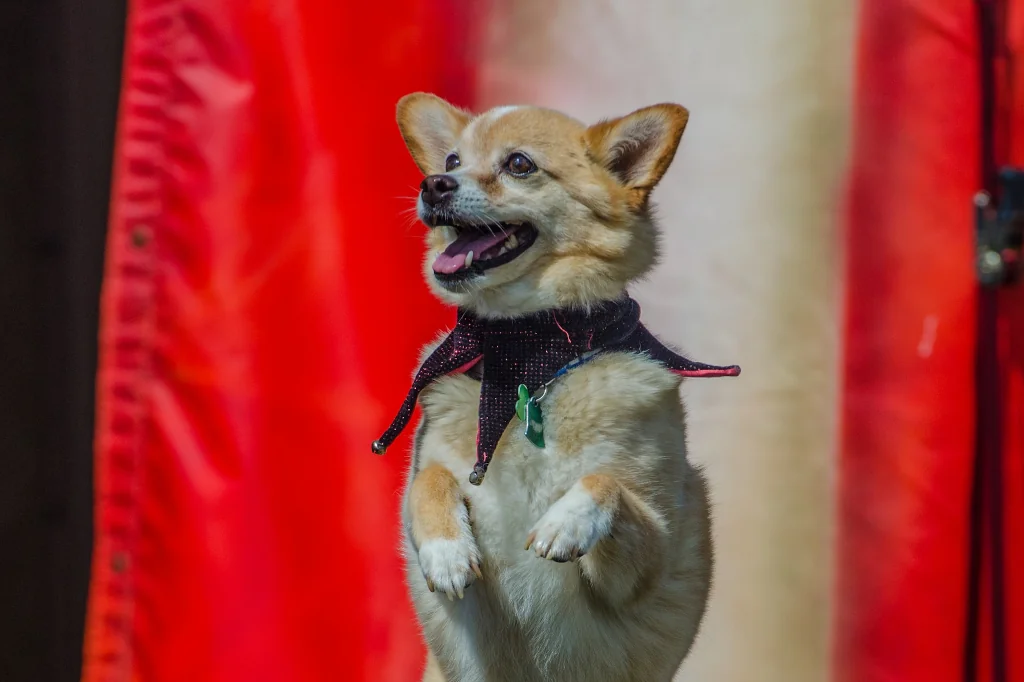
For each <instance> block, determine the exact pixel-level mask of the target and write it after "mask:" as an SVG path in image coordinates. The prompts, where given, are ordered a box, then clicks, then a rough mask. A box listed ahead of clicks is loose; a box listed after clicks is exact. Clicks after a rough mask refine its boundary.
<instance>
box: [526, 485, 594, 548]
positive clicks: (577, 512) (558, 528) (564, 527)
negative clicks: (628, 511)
mask: <svg viewBox="0 0 1024 682" xmlns="http://www.w3.org/2000/svg"><path fill="white" fill-rule="evenodd" d="M613 520H614V519H613V516H612V512H611V511H610V510H608V509H604V508H602V507H601V506H600V505H598V503H597V502H595V501H594V498H593V497H592V496H591V495H590V493H588V492H587V491H586V490H585V489H583V488H581V487H580V486H579V485H576V486H573V487H572V488H571V489H570V490H569V492H567V493H566V494H565V495H563V496H562V498H561V499H559V500H558V501H557V502H555V503H554V504H553V505H551V508H550V509H548V510H547V512H546V513H545V514H544V516H542V517H541V518H540V521H538V522H537V523H536V525H534V527H533V530H531V531H530V536H529V538H527V540H526V549H530V547H531V545H532V546H533V551H534V552H536V553H537V556H539V557H543V558H545V559H551V560H552V561H558V562H565V561H575V560H576V559H577V558H579V557H581V556H583V555H584V554H586V553H587V552H589V551H590V550H591V549H592V548H593V547H594V545H595V544H597V542H598V540H600V539H602V538H605V537H608V536H609V535H610V534H611V532H612V521H613Z"/></svg>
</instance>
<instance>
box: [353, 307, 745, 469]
mask: <svg viewBox="0 0 1024 682" xmlns="http://www.w3.org/2000/svg"><path fill="white" fill-rule="evenodd" d="M590 351H621V352H629V353H642V354H645V355H647V356H648V357H649V358H650V359H651V360H653V361H655V362H659V363H661V364H662V365H664V366H665V367H666V369H669V370H671V371H673V372H675V373H677V374H679V375H680V376H691V377H715V376H735V375H737V374H739V367H736V366H734V365H733V366H728V367H717V366H714V365H705V364H703V363H699V362H694V361H692V360H689V359H688V358H685V357H683V356H681V355H678V354H677V353H675V352H673V351H672V350H670V349H669V348H667V347H666V346H664V345H663V344H662V343H660V342H659V341H658V340H657V339H656V338H654V336H653V335H652V334H651V333H650V332H649V331H647V329H645V328H644V326H643V325H642V324H640V306H639V305H638V304H637V302H636V301H634V300H633V299H631V298H629V297H628V296H623V297H622V298H619V299H616V300H614V301H606V302H604V303H603V304H601V305H600V306H597V307H595V308H593V309H591V310H584V309H578V308H567V309H559V310H547V311H542V312H538V313H533V314H530V315H522V316H517V317H511V318H498V319H493V318H483V317H480V316H478V315H476V314H475V313H473V312H471V311H468V310H460V311H459V316H458V321H457V323H456V325H455V328H454V329H453V330H452V332H451V333H450V334H449V335H448V336H447V337H446V338H445V339H444V341H442V342H441V344H440V345H439V346H438V347H437V348H436V349H435V350H434V352H433V353H431V354H430V356H429V357H428V358H427V359H426V360H425V361H424V362H423V364H422V365H421V366H420V369H419V371H418V372H417V373H416V378H415V379H414V380H413V384H412V387H411V388H410V390H409V393H408V394H407V395H406V399H405V401H404V402H403V403H402V407H401V409H400V410H399V412H398V415H397V416H396V417H395V419H394V421H393V422H392V423H391V426H390V427H388V429H387V431H385V432H384V434H383V435H382V436H381V438H380V439H379V440H377V441H375V442H374V444H373V451H374V452H376V453H378V454H383V453H384V451H385V450H387V447H388V446H389V445H390V444H391V443H392V442H393V441H394V440H395V438H397V437H398V434H399V433H401V431H402V430H403V429H404V428H405V427H406V425H407V424H408V423H409V420H410V419H411V418H412V413H413V409H414V408H415V406H416V400H417V398H418V396H419V394H420V392H421V391H423V389H424V388H426V387H427V386H428V385H429V384H431V383H432V382H433V381H434V380H436V379H438V378H440V377H442V376H446V375H449V374H461V373H465V372H468V371H470V370H472V369H474V367H476V366H477V365H479V364H480V363H481V362H483V363H485V364H484V365H482V366H481V367H480V369H479V370H478V373H479V376H480V378H481V387H480V410H479V419H480V424H479V430H478V438H477V464H476V467H474V469H473V474H472V475H471V476H470V482H471V483H473V484H477V485H478V484H479V483H480V482H481V481H482V480H483V477H484V473H485V472H486V471H487V467H488V465H489V464H490V461H491V457H492V456H493V455H494V451H495V449H496V447H497V444H498V440H499V438H500V437H501V435H502V434H503V433H504V431H505V429H506V427H507V426H508V424H509V422H510V420H511V419H512V418H513V416H514V415H515V405H516V400H517V394H519V393H522V392H523V391H527V392H528V393H529V394H531V395H533V394H534V392H535V391H537V390H538V389H539V388H540V387H541V386H546V385H547V384H548V383H550V382H551V381H553V380H554V379H555V378H556V377H557V376H558V375H560V373H561V370H563V369H564V368H565V367H567V366H568V365H569V364H570V363H572V362H574V361H575V360H577V359H580V357H581V356H583V355H584V354H589V352H590Z"/></svg>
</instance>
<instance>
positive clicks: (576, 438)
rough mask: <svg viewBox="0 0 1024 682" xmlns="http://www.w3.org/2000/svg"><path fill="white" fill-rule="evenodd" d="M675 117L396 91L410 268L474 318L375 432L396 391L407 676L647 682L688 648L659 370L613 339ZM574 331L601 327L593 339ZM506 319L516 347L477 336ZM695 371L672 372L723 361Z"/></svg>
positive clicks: (664, 376) (647, 263)
mask: <svg viewBox="0 0 1024 682" xmlns="http://www.w3.org/2000/svg"><path fill="white" fill-rule="evenodd" d="M688 116H689V114H688V112H687V110H686V109H684V108H683V107H681V106H679V105H676V104H657V105H654V106H649V107H646V108H642V109H639V110H637V111H635V112H633V113H631V114H629V115H627V116H623V117H621V118H615V119H611V120H605V121H602V122H599V123H597V124H595V125H591V126H586V125H584V124H583V123H581V122H579V121H577V120H575V119H573V118H571V117H569V116H567V115H565V114H562V113H559V112H557V111H553V110H549V109H544V108H539V107H533V106H507V107H498V108H495V109H491V110H490V111H487V112H485V113H483V114H480V115H477V116H474V115H472V114H470V113H469V112H467V111H465V110H463V109H460V108H458V107H455V106H453V105H451V104H449V103H448V102H446V101H444V100H443V99H441V98H439V97H436V96H434V95H431V94H427V93H414V94H410V95H407V96H405V97H403V98H402V99H401V100H400V101H399V102H398V106H397V119H398V126H399V129H400V131H401V134H402V137H403V138H404V140H405V143H406V146H407V147H408V150H409V152H410V154H411V155H412V158H413V160H414V162H415V163H416V165H417V166H418V168H419V169H420V170H421V171H422V173H423V175H424V176H426V177H425V179H424V181H423V183H422V185H421V191H420V193H419V196H418V198H417V214H418V217H419V218H420V220H422V222H423V223H425V224H426V225H427V226H428V228H429V229H428V231H427V235H426V252H427V257H426V258H425V260H424V273H425V276H426V281H427V283H428V285H429V286H430V288H431V289H432V290H433V292H434V293H435V294H436V295H437V297H439V298H440V299H441V300H442V301H444V302H446V303H448V304H451V305H453V306H455V307H457V308H458V310H459V315H460V318H459V319H460V323H459V324H460V325H462V324H463V322H462V320H463V319H466V320H471V322H472V323H471V324H470V322H466V324H468V325H469V326H470V327H471V328H472V329H486V330H490V331H488V332H487V334H490V336H487V335H486V334H484V336H481V337H480V338H484V339H486V340H484V341H479V343H480V344H482V345H480V346H479V347H478V348H475V349H471V350H469V351H466V350H465V344H466V343H467V342H466V340H465V338H464V337H459V336H458V335H456V334H455V333H454V332H453V335H452V336H451V337H449V340H448V341H446V342H438V343H435V344H432V345H431V346H428V348H427V349H426V350H425V352H424V357H423V362H424V365H423V367H422V368H421V370H420V371H419V372H418V373H417V377H416V379H415V381H414V388H413V390H412V391H411V392H410V397H409V398H408V399H407V402H406V404H405V405H404V406H403V411H402V413H400V416H399V417H398V418H396V425H393V428H392V429H391V431H390V432H389V434H388V439H387V440H388V441H390V440H391V439H393V438H394V436H395V435H396V434H397V431H399V430H401V428H402V426H404V424H405V422H407V421H408V419H409V416H410V415H411V414H412V405H413V404H414V403H415V402H416V401H417V400H418V401H419V404H420V405H421V407H422V418H421V421H420V423H419V425H418V427H417V431H416V435H415V439H414V447H413V452H412V461H411V465H410V468H409V474H408V479H407V482H406V486H405V491H404V497H403V504H402V522H403V525H404V541H403V552H404V554H405V559H406V567H407V582H408V588H409V591H410V594H411V597H412V602H413V604H414V607H415V611H416V614H417V617H418V620H419V622H420V624H421V626H422V631H423V634H424V637H425V639H426V643H427V648H428V655H427V662H426V671H425V673H424V677H423V680H424V681H425V682H442V681H443V682H534V681H536V682H547V681H552V682H554V681H556V680H557V681H558V682H593V681H602V682H619V681H621V682H641V681H642V682H662V681H668V680H671V679H672V677H673V675H674V674H675V672H676V670H677V669H678V667H679V666H680V664H681V662H682V660H683V659H684V657H685V656H686V654H687V653H688V651H689V649H690V647H691V645H692V643H693V640H694V638H695V636H696V634H697V631H698V627H699V625H700V622H701V619H702V617H703V614H704V611H705V606H706V603H707V598H708V592H709V589H710V584H711V575H712V555H713V552H712V538H711V520H710V515H709V503H708V492H707V485H706V482H705V478H704V476H703V475H702V473H701V471H700V470H699V469H698V468H697V467H695V466H694V465H693V464H691V463H690V462H689V461H688V460H687V452H686V427H685V412H684V407H683V405H682V402H681V398H680V395H679V387H680V382H681V378H680V375H679V371H678V367H676V368H675V369H676V370H677V371H676V372H674V371H672V368H670V367H669V366H666V364H665V363H663V362H659V361H658V359H657V358H656V357H654V356H652V355H651V354H650V353H647V352H644V351H645V349H646V348H647V346H648V345H649V344H652V343H653V344H655V345H657V344H656V342H653V341H650V339H649V335H647V336H644V337H643V338H644V339H646V340H642V341H636V340H635V339H636V338H637V337H636V336H635V334H634V336H633V337H630V338H632V339H634V340H633V341H622V339H621V338H620V337H616V336H615V334H616V333H618V331H616V330H619V329H620V327H621V325H620V322H621V320H623V319H625V318H623V317H622V316H623V315H628V314H635V315H636V316H637V317H638V315H639V312H638V310H639V309H638V308H637V307H636V306H635V305H634V306H633V307H629V304H627V303H624V301H630V299H628V294H627V293H626V292H627V288H628V286H629V285H630V284H631V283H633V282H635V281H636V280H638V279H639V278H642V277H643V276H644V275H646V274H647V273H648V272H649V271H650V270H651V269H652V268H653V267H654V266H655V264H656V262H657V259H658V244H659V237H658V235H659V231H658V227H657V225H656V222H655V218H654V214H653V205H652V202H651V199H650V197H651V192H652V191H653V190H654V188H655V186H656V185H657V184H658V182H659V181H660V180H661V178H662V176H663V175H664V173H665V171H666V170H667V169H668V167H669V165H670V163H671V162H672V160H673V158H674V156H675V153H676V149H677V147H678V145H679V142H680V139H681V137H682V134H683V131H684V129H685V127H686V123H687V120H688ZM601 311H606V312H601ZM608 311H611V312H608ZM629 311H633V313H629ZM601 315H605V316H606V317H604V318H602V317H600V316H601ZM609 316H610V317H609ZM569 319H573V320H576V322H574V323H572V324H574V325H575V326H572V325H569V326H564V325H563V322H565V320H569ZM601 319H607V320H612V319H614V320H615V322H614V323H612V322H608V323H607V324H605V323H604V322H594V320H601ZM547 320H551V321H552V324H553V325H555V326H554V327H552V329H553V330H555V331H553V332H552V333H551V334H550V335H549V336H545V337H544V339H547V340H546V341H544V343H548V344H549V346H550V348H555V346H554V345H550V344H556V343H562V342H561V340H560V337H561V333H562V332H564V333H565V338H566V339H567V340H566V341H565V342H564V343H562V346H564V348H563V347H562V346H559V349H560V350H559V352H564V353H565V354H566V355H565V357H566V358H571V359H572V361H571V362H570V363H569V364H568V365H566V366H565V367H561V368H560V369H559V370H558V372H553V370H552V366H553V365H551V361H550V358H549V355H548V352H549V351H548V350H543V352H541V351H540V350H537V348H539V346H537V348H534V346H531V344H533V343H534V341H531V339H533V338H534V336H532V335H533V334H534V331H533V325H540V324H547V323H546V322H545V321H547ZM627 322H628V320H627ZM634 323H635V320H634ZM565 324H569V323H567V322H566V323H565ZM588 324H589V325H590V326H587V325H588ZM622 324H626V323H622ZM473 325H477V327H473ZM606 328H607V329H611V331H607V330H606ZM623 328H624V327H623ZM458 329H460V327H459V325H457V327H456V330H458ZM472 329H471V330H470V331H471V332H472ZM580 329H586V330H588V331H586V334H587V335H588V336H587V339H586V340H585V346H584V345H582V344H584V341H581V340H580V339H579V336H580V334H579V330H580ZM637 329H640V330H642V327H637ZM595 330H596V332H597V333H598V334H599V336H600V335H601V334H603V336H600V338H601V339H612V338H613V337H614V339H616V340H614V341H608V342H607V344H604V342H603V341H602V342H601V343H602V344H604V345H600V344H598V347H595V343H594V333H595ZM506 331H508V332H509V333H512V334H513V335H515V334H519V336H516V337H515V338H516V339H517V340H516V341H515V344H518V345H512V346H509V347H508V348H505V347H504V346H502V345H501V343H504V342H501V343H499V342H498V341H500V340H501V339H502V338H505V337H503V336H501V335H502V334H504V333H505V332H506ZM606 331H607V333H605V332H606ZM642 331H643V333H644V334H647V333H646V331H645V330H642ZM613 332H614V333H613ZM473 333H476V332H472V333H470V336H469V337H466V338H471V340H472V339H476V338H477V337H474V336H472V334H473ZM481 333H482V332H481ZM537 333H541V332H537ZM545 333H546V332H545ZM623 334H625V332H623ZM574 335H575V337H576V338H573V336H574ZM620 336H622V335H621V334H620ZM452 339H454V340H452ZM495 339H497V340H498V341H495ZM473 343H476V341H473ZM537 343H540V342H537ZM495 344H497V345H495ZM470 345H472V343H471V344H470ZM549 346H545V349H548V348H549ZM584 347H585V348H586V351H585V352H583V351H582V350H580V349H583V348H584ZM658 348H659V349H662V350H663V347H661V346H658ZM484 349H486V350H484ZM578 350H580V352H579V355H576V353H577V351H578ZM659 352H661V351H659ZM666 352H667V351H666ZM460 353H462V355H459V354H460ZM515 353H519V354H520V355H515ZM478 356H479V357H478ZM469 357H473V358H476V360H474V361H473V363H467V364H466V366H459V367H458V368H457V369H456V366H457V365H461V364H462V363H463V361H464V360H465V359H466V358H469ZM666 357H668V356H666ZM671 357H675V358H676V359H679V358H678V356H671ZM509 358H512V359H509ZM515 358H519V359H518V360H517V359H515ZM522 358H527V359H528V360H522ZM529 362H533V363H534V364H535V365H537V366H540V365H538V364H537V363H540V364H543V363H548V364H547V365H545V368H544V369H543V371H544V372H545V373H544V374H543V377H541V375H540V374H530V375H529V377H531V378H530V380H525V379H524V380H523V381H524V384H523V385H522V386H520V391H523V393H522V394H521V395H520V396H519V397H518V400H517V399H516V397H515V396H509V395H508V392H509V390H513V391H514V383H515V381H512V383H509V381H510V379H509V377H510V376H512V375H511V374H508V372H512V371H513V369H515V368H519V366H520V365H521V364H524V363H525V364H529ZM683 362H684V365H685V362H689V361H685V360H683ZM474 363H475V364H474ZM502 363H505V364H506V365H508V367H505V368H502V367H501V366H500V365H501V364H502ZM697 364H699V363H697ZM470 365H471V366H470ZM481 365H482V368H481ZM681 366H682V365H681ZM685 366H687V367H688V366H689V365H685ZM701 367H703V369H697V370H693V371H692V372H691V373H689V374H686V372H682V373H683V374H684V375H688V376H705V375H707V376H723V375H732V374H736V373H738V368H725V369H724V370H723V369H722V368H717V369H715V368H711V369H708V368H709V367H711V366H701ZM567 368H568V369H567ZM515 371H521V368H520V369H515ZM538 371H540V370H538ZM502 372H505V374H502ZM489 376H490V377H492V378H491V379H490V380H489V379H488V377H489ZM517 376H518V375H517ZM523 376H527V375H523ZM538 377H540V378H543V379H544V382H543V386H541V383H542V382H541V381H540V379H539V378H538ZM550 377H554V378H550ZM513 379H514V377H513ZM549 379H550V380H549ZM530 381H533V384H534V386H533V388H532V389H531V388H530V387H529V386H527V384H528V383H529V382H530ZM416 382H419V383H416ZM502 382H504V383H502ZM506 385H507V386H506ZM508 387H512V388H511V389H509V388H508ZM499 389H500V390H499ZM531 390H532V391H533V394H532V395H530V396H528V395H527V394H528V393H529V392H530V391H531ZM488 396H490V397H488ZM492 398H493V400H492ZM489 400H490V401H491V402H488V401H489ZM513 400H516V402H515V408H514V409H515V415H516V416H515V417H511V418H509V410H511V409H512V408H511V407H510V405H511V401H513ZM499 403H500V404H499ZM535 408H536V409H535ZM541 408H543V411H541ZM495 415H497V416H495ZM531 419H532V425H531V421H530V420H531ZM521 420H525V427H524V424H523V423H522V421H521ZM488 434H492V436H488ZM488 438H490V440H491V441H496V443H494V444H493V447H491V446H488V445H487V442H489V441H488ZM374 449H375V451H377V452H383V451H384V450H385V449H386V443H385V442H383V441H380V442H377V443H375V445H374ZM491 464H493V466H490V465H491ZM470 469H473V474H472V475H471V476H470V481H468V482H467V481H466V479H465V478H464V477H463V474H462V472H465V471H469V470H470ZM485 472H486V481H484V480H483V477H484V473H485ZM467 483H468V484H467ZM474 484H475V485H474Z"/></svg>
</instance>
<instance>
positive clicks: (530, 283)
mask: <svg viewBox="0 0 1024 682" xmlns="http://www.w3.org/2000/svg"><path fill="white" fill-rule="evenodd" d="M687 118H688V114H687V111H686V109H684V108H683V107H681V106H679V105H676V104H657V105H655V106H651V107H647V108H644V109H640V110H638V111H635V112H633V113H632V114H629V115H628V116H623V117H622V118H617V119H614V120H609V121H602V122H600V123H598V124H596V125H593V126H590V127H587V126H585V125H583V124H582V123H580V122H578V121H576V120H574V119H572V118H570V117H568V116H566V115H564V114H561V113H558V112H556V111H551V110H548V109H541V108H537V107H498V108H496V109H492V110H490V111H488V112H486V113H483V114H481V115H479V116H476V117H474V116H472V115H471V114H469V113H467V112H465V111H463V110H461V109H457V108H455V107H453V106H452V105H450V104H448V103H447V102H445V101H444V100H442V99H440V98H438V97H435V96H433V95H428V94H424V93H415V94H412V95H407V96H406V97H403V98H402V99H401V100H400V101H399V102H398V125H399V128H400V129H401V131H402V136H403V137H404V138H405V142H406V145H407V146H408V148H409V152H410V153H411V154H412V157H413V160H414V161H415V162H416V165H417V166H419V168H420V170H421V171H422V172H423V174H424V175H426V176H427V177H426V179H424V180H423V184H422V185H421V188H420V189H421V191H420V194H419V197H418V199H417V211H418V213H419V217H420V219H421V220H422V221H423V222H424V223H426V224H427V226H428V227H430V228H431V229H430V231H429V233H428V235H427V259H426V263H425V269H426V274H427V281H428V283H429V284H430V286H431V287H432V288H433V289H434V291H435V293H437V295H438V296H439V297H440V298H441V299H443V300H445V301H447V302H449V303H452V304H454V305H457V306H461V307H466V308H469V309H471V310H473V311H474V312H476V313H477V314H480V315H484V316H489V317H509V316H515V315H521V314H525V313H532V312H537V311H540V310H546V309H550V308H560V307H588V306H590V305H592V304H595V303H597V302H600V301H604V300H610V299H614V298H617V297H618V296H620V295H621V294H622V292H623V291H624V290H625V288H626V285H627V284H629V283H630V282H631V281H633V280H635V279H637V278H639V277H641V276H643V275H644V274H645V273H647V272H648V271H649V270H650V269H651V267H652V266H653V265H654V262H655V260H656V259H657V254H658V244H657V242H658V234H657V229H656V227H655V225H654V222H653V219H652V216H651V204H650V200H649V197H650V194H651V190H653V189H654V187H655V185H657V184H658V181H659V180H661V177H662V175H664V173H665V171H666V170H667V169H668V166H669V164H670V163H671V162H672V158H673V156H675V152H676V147H677V146H678V145H679V139H680V138H681V137H682V134H683V129H684V128H685V127H686V121H687Z"/></svg>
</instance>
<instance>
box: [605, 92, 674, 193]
mask: <svg viewBox="0 0 1024 682" xmlns="http://www.w3.org/2000/svg"><path fill="white" fill-rule="evenodd" d="M689 118H690V112H688V111H687V110H686V109H685V108H683V107H681V106H679V105H678V104H655V105H654V106H650V107H644V108H643V109H638V110H637V111H634V112H633V113H632V114H629V115H627V116H623V117H622V118H616V119H613V120H610V121H601V122H600V123H597V124H595V125H592V126H590V127H589V128H587V131H586V141H587V147H588V148H589V150H590V154H591V156H593V158H594V160H595V161H597V163H599V164H601V165H602V166H604V167H605V168H606V169H607V170H609V171H610V172H611V173H612V174H613V175H614V176H615V177H616V178H617V179H618V180H619V182H621V183H622V184H623V186H625V187H626V188H627V189H630V190H634V191H636V192H637V193H638V194H639V196H640V198H641V199H646V198H647V195H648V194H650V192H651V190H652V189H654V187H655V186H656V185H657V184H658V182H659V181H660V180H661V177H662V176H663V175H664V174H665V171H666V170H668V167H669V164H671V163H672V159H673V158H674V157H675V155H676V148H677V147H678V146H679V140H680V139H681V138H682V136H683V130H684V129H685V128H686V122H687V120H689Z"/></svg>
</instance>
